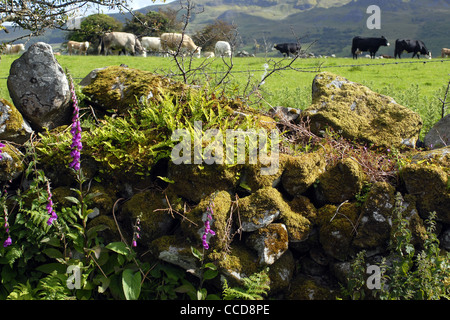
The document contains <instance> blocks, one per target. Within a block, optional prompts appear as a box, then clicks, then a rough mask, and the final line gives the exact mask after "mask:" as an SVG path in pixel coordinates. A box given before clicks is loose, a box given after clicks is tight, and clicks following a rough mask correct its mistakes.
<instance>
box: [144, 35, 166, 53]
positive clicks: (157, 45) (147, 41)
mask: <svg viewBox="0 0 450 320" xmlns="http://www.w3.org/2000/svg"><path fill="white" fill-rule="evenodd" d="M141 45H142V47H143V48H144V49H145V50H147V52H155V53H159V52H162V46H161V39H160V38H159V37H142V39H141Z"/></svg>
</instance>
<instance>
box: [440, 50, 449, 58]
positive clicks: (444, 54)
mask: <svg viewBox="0 0 450 320" xmlns="http://www.w3.org/2000/svg"><path fill="white" fill-rule="evenodd" d="M441 53H442V54H441V56H442V58H448V57H450V49H447V48H442V51H441Z"/></svg>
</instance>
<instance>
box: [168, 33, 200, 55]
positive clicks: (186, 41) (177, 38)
mask: <svg viewBox="0 0 450 320" xmlns="http://www.w3.org/2000/svg"><path fill="white" fill-rule="evenodd" d="M161 46H162V50H163V51H164V52H170V50H173V51H175V52H178V50H180V51H187V52H188V53H189V54H192V55H194V56H195V57H197V58H200V55H201V50H202V48H201V47H199V46H197V45H196V44H195V43H194V41H192V39H191V37H189V36H188V35H187V34H181V33H163V34H162V35H161Z"/></svg>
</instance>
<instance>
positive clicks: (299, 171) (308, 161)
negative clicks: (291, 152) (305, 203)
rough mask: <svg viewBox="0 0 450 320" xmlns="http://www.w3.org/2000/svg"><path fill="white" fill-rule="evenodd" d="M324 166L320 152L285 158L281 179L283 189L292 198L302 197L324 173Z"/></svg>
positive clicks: (323, 158)
mask: <svg viewBox="0 0 450 320" xmlns="http://www.w3.org/2000/svg"><path fill="white" fill-rule="evenodd" d="M325 166H326V161H325V157H324V156H323V152H322V151H317V152H312V153H304V154H301V155H298V156H287V160H286V164H285V167H284V168H285V169H284V172H283V175H282V177H281V182H282V184H283V187H284V189H285V190H286V191H287V192H288V193H289V194H290V195H292V196H299V195H302V194H303V193H304V192H305V191H306V190H307V189H308V188H309V187H310V186H311V185H313V183H314V182H316V180H317V178H318V177H319V176H320V175H321V174H322V173H323V172H324V170H325Z"/></svg>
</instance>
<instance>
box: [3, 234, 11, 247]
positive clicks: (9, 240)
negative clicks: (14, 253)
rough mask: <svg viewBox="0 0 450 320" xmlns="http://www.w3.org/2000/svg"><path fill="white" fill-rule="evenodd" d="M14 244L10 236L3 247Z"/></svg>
mask: <svg viewBox="0 0 450 320" xmlns="http://www.w3.org/2000/svg"><path fill="white" fill-rule="evenodd" d="M11 244H12V239H11V237H10V236H8V238H7V239H6V240H5V242H4V243H3V247H5V248H6V247H8V246H10V245H11Z"/></svg>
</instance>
